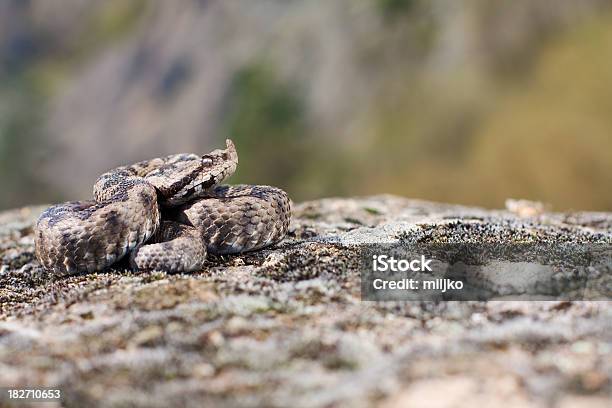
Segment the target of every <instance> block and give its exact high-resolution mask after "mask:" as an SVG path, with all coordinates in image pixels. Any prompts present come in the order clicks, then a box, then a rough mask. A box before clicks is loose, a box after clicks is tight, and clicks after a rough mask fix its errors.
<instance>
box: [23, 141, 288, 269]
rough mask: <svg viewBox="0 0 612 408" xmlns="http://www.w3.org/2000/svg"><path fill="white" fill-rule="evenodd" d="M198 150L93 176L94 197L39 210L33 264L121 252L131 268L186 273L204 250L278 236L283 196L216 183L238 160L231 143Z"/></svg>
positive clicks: (82, 265) (220, 250) (71, 263)
mask: <svg viewBox="0 0 612 408" xmlns="http://www.w3.org/2000/svg"><path fill="white" fill-rule="evenodd" d="M226 145H227V148H226V149H225V150H220V149H219V150H215V151H213V152H211V153H209V154H206V155H204V156H198V155H196V154H175V155H172V156H167V157H163V158H156V159H152V160H147V161H142V162H139V163H136V164H133V165H131V166H123V167H119V168H116V169H114V170H111V171H109V172H107V173H104V174H103V175H101V176H100V177H99V178H98V180H97V181H96V183H95V185H94V191H93V195H94V201H74V202H67V203H64V204H58V205H55V206H52V207H50V208H48V209H47V210H45V211H44V212H43V213H42V214H41V216H40V218H39V219H38V222H37V224H36V231H35V248H36V256H37V258H38V260H39V261H40V263H41V264H42V265H43V266H44V267H45V268H47V269H49V270H52V271H53V272H54V273H55V274H57V275H69V274H74V273H80V272H95V271H100V270H103V269H105V268H107V267H109V266H111V265H113V264H114V263H116V262H117V261H119V260H120V259H122V258H124V257H125V256H126V255H128V254H129V257H130V258H129V259H130V264H131V266H132V267H133V268H136V269H160V270H166V271H170V272H181V271H182V272H188V271H194V270H198V269H201V268H202V265H203V261H204V260H205V258H206V254H207V252H210V253H215V254H234V253H240V252H245V251H252V250H256V249H260V248H263V247H266V246H268V245H272V244H274V243H277V242H279V241H280V240H281V239H283V237H284V236H285V234H286V233H287V229H288V228H289V221H290V218H291V208H290V201H289V198H288V196H287V194H286V193H285V192H284V191H283V190H281V189H279V188H276V187H270V186H255V185H234V186H228V185H220V184H219V183H221V182H222V181H223V180H225V179H226V178H227V177H229V176H230V175H231V174H232V173H233V172H234V171H235V170H236V166H237V164H238V154H237V153H236V148H235V147H234V144H233V143H232V142H231V141H230V140H227V141H226Z"/></svg>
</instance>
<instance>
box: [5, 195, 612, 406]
mask: <svg viewBox="0 0 612 408" xmlns="http://www.w3.org/2000/svg"><path fill="white" fill-rule="evenodd" d="M41 210H42V208H40V207H32V208H24V209H20V210H14V211H9V212H5V213H0V260H1V262H2V263H1V265H0V384H10V385H12V386H24V387H32V386H37V385H38V386H50V387H58V388H60V389H62V391H63V394H64V398H65V401H64V405H65V406H68V407H70V406H101V407H111V406H143V407H145V406H146V407H167V406H185V407H200V406H210V405H213V406H215V405H230V406H244V407H250V406H310V407H327V406H351V407H354V406H357V407H360V406H374V405H381V406H385V407H401V406H410V405H411V404H412V405H414V404H417V405H430V406H449V405H452V406H457V407H462V406H466V407H468V406H474V405H477V404H482V405H485V406H541V407H548V406H551V405H552V406H555V405H558V406H590V405H592V406H600V405H601V406H606V405H607V406H609V405H610V403H611V401H612V399H611V398H610V395H611V393H612V381H611V376H612V358H611V354H612V323H611V322H612V308H611V307H610V302H609V301H573V302H570V301H519V300H515V299H520V296H519V295H528V293H526V292H527V291H526V289H527V288H533V287H534V285H533V283H534V282H540V283H541V284H542V285H543V286H541V287H543V289H544V290H550V288H553V287H554V288H556V290H557V293H558V294H561V295H567V296H571V295H572V294H573V292H572V290H574V289H573V286H572V284H571V283H572V282H574V281H577V280H584V279H587V278H594V279H599V280H600V281H598V283H599V284H601V283H602V282H603V283H606V282H608V283H609V282H610V275H611V273H610V270H609V269H606V268H605V265H599V264H595V265H591V264H589V267H588V268H585V269H584V271H583V272H581V273H582V274H575V273H574V274H572V273H570V272H569V269H567V268H566V269H564V268H562V267H554V268H553V267H549V266H546V265H545V260H546V259H545V258H546V257H547V256H549V255H550V254H549V252H547V251H548V250H550V248H553V250H554V248H555V246H562V248H566V249H567V252H568V254H570V255H571V256H569V258H571V259H570V261H572V262H576V263H577V264H581V262H583V258H582V257H583V256H585V253H584V252H583V251H581V250H580V248H604V249H605V248H606V246H607V247H608V248H609V246H610V243H611V242H612V241H611V239H612V214H608V213H574V214H558V213H548V212H543V213H533V214H531V213H530V215H529V216H527V217H525V216H524V214H525V213H524V212H521V214H520V215H523V216H522V217H521V216H519V214H516V213H512V212H508V211H489V210H484V209H480V208H468V207H462V206H452V205H445V204H436V203H428V202H423V201H415V200H408V199H404V198H399V197H393V196H378V197H366V198H359V199H325V200H319V201H312V202H307V203H302V204H299V205H296V208H295V212H294V219H293V220H292V225H291V228H290V232H289V236H288V237H287V239H286V240H285V241H283V242H282V243H280V244H279V245H277V246H276V247H273V248H269V249H266V250H263V251H259V252H253V253H248V254H242V255H239V256H232V257H227V256H224V257H214V256H213V257H211V258H210V259H209V260H208V261H207V264H206V267H205V269H204V270H202V271H201V272H198V273H192V274H175V275H171V274H167V273H165V272H159V271H153V272H133V271H130V270H127V269H126V268H125V267H123V266H121V265H119V266H117V267H116V268H114V269H111V270H109V271H107V272H104V273H98V274H92V275H79V276H72V277H65V278H61V279H59V278H54V277H53V276H51V275H50V274H49V273H47V272H46V271H44V270H43V269H42V268H41V267H40V266H39V265H38V263H37V262H36V260H35V259H34V256H33V240H32V233H33V228H32V227H33V223H34V221H35V219H36V217H37V215H38V214H39V212H40V211H41ZM517 242H521V243H522V242H529V244H530V246H529V251H528V253H527V255H526V256H527V257H532V258H533V259H530V260H528V261H524V260H523V261H521V260H520V259H513V257H512V254H510V253H504V251H503V250H500V249H499V248H501V247H504V245H506V244H507V245H512V244H516V243H517ZM462 243H463V244H465V243H468V244H470V245H472V244H473V245H474V247H475V248H480V249H479V250H474V251H472V252H470V253H469V254H467V255H465V257H464V258H466V259H463V258H462V260H461V262H464V261H465V262H468V263H469V262H472V261H473V262H476V263H478V264H479V265H480V267H479V268H478V273H477V274H476V275H477V276H475V278H478V279H480V280H482V281H483V282H485V283H486V284H487V285H488V288H489V289H491V290H492V291H494V292H495V291H497V292H495V293H496V296H497V297H498V298H500V299H506V298H508V297H507V295H508V294H510V295H512V296H511V297H510V298H512V299H514V300H496V301H490V302H475V301H470V302H407V301H405V302H398V301H387V302H365V301H361V294H360V293H361V292H360V275H359V268H360V262H361V259H362V257H363V254H364V251H367V250H370V249H371V248H373V247H376V246H377V245H378V246H380V245H384V248H394V249H399V250H402V249H406V248H413V247H415V248H418V249H419V250H421V249H424V250H432V248H433V249H436V248H437V249H438V250H439V253H438V254H443V253H444V252H445V251H448V249H449V248H451V249H452V248H453V245H458V244H462ZM484 243H494V244H495V245H492V246H491V247H487V246H486V245H485V246H483V245H482V244H484ZM551 245H552V246H551ZM563 245H565V246H563ZM483 248H484V249H483ZM468 252H469V251H468ZM547 254H548V255H547ZM523 255H525V254H523ZM538 262H540V263H538ZM448 264H449V265H451V264H452V262H451V260H449V261H448ZM542 265H544V266H542ZM520 270H522V271H523V272H524V276H525V280H522V281H518V282H517V281H516V280H512V279H509V275H510V274H514V273H517V272H519V271H520ZM606 279H607V280H606ZM426 403H428V404H426Z"/></svg>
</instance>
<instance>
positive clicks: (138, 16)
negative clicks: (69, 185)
mask: <svg viewBox="0 0 612 408" xmlns="http://www.w3.org/2000/svg"><path fill="white" fill-rule="evenodd" d="M468 3H469V4H480V5H481V6H479V7H477V10H478V12H477V13H473V14H469V15H467V14H466V15H467V17H466V16H463V17H464V18H465V19H464V20H461V18H458V19H457V21H459V22H458V23H457V24H458V27H460V26H461V24H466V25H468V26H470V25H473V26H474V27H476V28H473V30H474V31H473V32H472V33H481V32H486V30H482V31H479V30H480V29H481V27H480V26H486V25H487V24H488V25H490V26H495V25H497V24H498V23H500V22H502V21H503V19H505V18H507V17H506V15H505V14H504V13H503V12H504V11H507V10H506V9H504V8H503V7H500V6H497V5H494V4H493V3H491V2H486V1H478V2H475V3H470V2H466V3H463V4H462V6H461V7H467V4H468ZM151 4H152V3H151V2H147V1H145V0H130V1H123V0H110V1H103V2H97V3H96V4H95V6H93V8H92V10H89V12H87V13H86V14H84V15H83V16H82V19H79V20H78V21H75V26H74V27H70V28H71V31H70V35H67V34H66V33H61V32H60V33H48V32H46V31H44V30H42V31H40V32H37V31H36V28H32V30H33V33H31V38H30V39H29V40H28V41H30V42H31V43H32V44H33V46H29V45H28V44H29V43H28V42H27V41H26V47H25V48H26V50H27V52H26V53H24V54H23V55H21V54H16V55H17V56H16V57H11V58H12V59H10V64H8V63H7V64H5V65H6V66H2V67H0V68H2V69H0V183H1V185H2V188H3V193H2V194H1V195H0V208H7V207H11V206H18V205H23V204H26V203H29V202H41V201H45V202H49V201H60V200H62V199H63V198H64V197H63V196H62V191H57V190H55V189H53V188H52V187H50V186H49V185H47V184H45V183H44V182H43V181H41V177H40V174H38V172H39V166H38V164H39V163H41V162H44V161H45V160H52V159H53V158H52V155H53V146H51V145H49V146H47V139H46V135H45V121H46V120H47V119H48V117H47V116H46V115H47V109H48V108H49V104H50V103H52V101H53V98H54V96H55V95H56V94H57V93H58V92H59V91H61V90H62V89H64V88H63V87H64V86H65V84H66V83H67V82H69V81H70V80H71V76H72V75H73V74H74V73H75V72H77V70H78V69H79V68H80V67H82V66H83V65H86V64H87V63H89V62H90V61H92V59H93V58H95V57H96V56H97V55H99V54H100V53H103V52H104V51H105V50H107V49H109V48H110V47H113V46H121V43H122V41H126V40H129V39H131V38H133V37H132V34H133V33H134V32H137V31H138V30H136V28H138V27H140V24H141V22H143V21H146V19H144V17H146V16H149V15H150V14H154V13H150V9H151ZM362 4H367V5H369V6H371V7H373V10H374V14H376V15H378V16H379V17H378V18H380V19H381V20H380V21H381V22H382V23H381V27H382V28H380V30H381V31H380V32H379V37H377V38H369V39H368V42H367V43H366V44H357V43H356V44H353V45H351V46H353V47H357V48H356V51H355V54H356V55H358V56H359V58H357V59H356V61H358V62H356V63H357V64H363V67H365V68H363V69H362V70H361V71H360V72H362V73H363V72H367V75H365V74H362V75H364V76H363V78H360V77H357V78H358V80H362V79H363V80H364V81H371V82H372V83H373V84H374V83H375V84H376V87H377V88H376V90H375V91H373V92H371V93H367V95H370V97H371V100H369V101H367V103H365V104H361V105H360V106H365V108H363V109H361V110H358V111H356V113H353V115H355V116H356V117H354V118H352V120H351V121H347V122H350V130H347V129H344V128H341V127H342V126H345V123H347V122H340V121H339V122H338V124H337V125H336V126H337V127H336V128H335V129H334V128H333V127H330V126H329V124H326V125H325V126H323V125H321V124H319V123H316V122H315V119H313V115H312V111H313V109H312V108H313V107H312V106H309V105H308V104H309V100H308V98H307V97H306V95H308V94H309V93H308V90H309V89H308V88H307V87H308V86H309V85H310V84H308V83H306V82H305V81H302V82H300V81H298V80H297V79H295V78H293V79H292V77H291V75H287V72H286V71H285V70H283V69H282V68H283V67H282V66H281V65H280V64H282V63H283V61H282V60H281V61H280V62H279V61H278V60H273V59H267V58H266V57H264V56H267V55H268V53H266V52H265V51H266V50H262V52H261V54H260V55H258V58H256V59H255V60H249V61H250V62H247V63H245V65H244V66H242V67H241V68H240V69H238V70H237V72H234V73H233V75H232V80H231V81H230V84H229V86H228V87H227V89H225V88H224V90H225V91H226V93H225V95H226V97H225V100H224V103H223V106H222V107H221V108H222V109H221V110H220V114H219V126H220V132H219V136H218V137H219V139H222V138H226V137H228V138H232V139H233V140H234V141H235V143H236V144H237V147H238V150H239V152H240V165H239V167H238V171H237V173H236V176H235V177H234V178H233V180H232V182H243V183H258V184H272V185H278V186H280V187H283V188H285V189H287V191H289V192H290V194H291V196H292V198H293V199H294V200H296V201H302V200H305V199H310V198H318V197H323V196H332V195H333V196H343V195H360V194H374V193H395V194H400V195H404V196H410V197H414V198H423V199H430V200H438V201H445V202H457V203H465V204H475V205H483V206H488V207H501V206H503V203H504V201H505V199H506V198H508V197H515V198H527V199H533V200H542V201H545V202H547V203H551V204H552V205H553V208H554V209H559V210H562V209H572V208H573V209H593V210H612V191H611V190H610V188H609V186H610V185H611V182H612V116H611V115H610V114H609V112H610V111H611V110H612V69H611V68H612V15H611V14H609V12H606V13H593V15H592V16H591V17H589V18H585V19H583V20H581V22H580V23H577V24H570V25H567V26H565V27H563V28H562V29H557V28H555V29H551V28H550V27H549V26H546V25H544V24H542V25H541V26H542V27H543V28H542V29H541V30H540V31H541V32H539V31H538V30H536V34H535V35H534V36H533V37H529V38H528V39H527V40H523V41H522V42H521V41H516V42H513V41H514V37H512V35H517V34H516V33H510V34H508V36H509V38H510V40H508V38H505V37H504V33H502V35H501V37H503V38H502V39H501V40H499V39H496V40H494V39H491V40H490V41H488V40H489V39H484V40H483V41H480V42H478V41H475V42H473V43H470V42H469V39H459V40H461V41H466V44H467V46H465V48H461V47H458V48H455V49H453V48H452V46H453V44H454V43H453V41H455V40H456V39H455V38H453V37H452V36H448V33H447V37H441V33H442V32H443V28H444V27H441V26H440V25H439V24H440V21H443V22H447V21H448V22H450V23H452V22H455V20H452V19H448V20H444V19H441V20H440V19H436V18H434V17H435V12H438V13H439V12H441V10H433V11H432V9H430V8H428V2H424V1H421V0H371V1H369V2H364V3H362ZM523 4H528V2H523ZM203 7H204V6H203ZM525 10H531V9H529V8H528V7H527V8H525ZM542 10H543V9H540V11H539V12H540V13H543V12H542ZM434 11H435V12H434ZM518 14H520V13H518ZM459 15H461V13H459ZM545 17H546V14H542V15H540V16H539V17H534V18H535V19H536V20H537V19H538V18H540V19H542V21H544V20H545ZM236 21H238V22H239V21H240V20H236ZM364 21H367V20H364ZM510 21H514V20H510ZM30 23H31V22H29V21H27V20H25V21H23V24H24V25H25V24H30ZM511 26H512V24H509V25H508V27H511ZM538 27H539V26H538ZM287 29H289V28H287ZM518 30H519V31H520V29H518ZM459 32H460V30H459ZM468 32H470V31H468ZM452 33H453V31H451V34H452ZM521 33H522V32H521ZM505 34H507V33H505ZM521 35H522V34H521ZM496 41H498V42H496ZM504 41H507V42H504ZM194 44H195V43H194ZM449 44H450V45H449ZM499 44H502V45H501V46H500V45H499ZM504 44H510V45H507V46H506V45H504ZM517 44H519V45H521V46H519V45H517ZM28 46H29V47H30V48H28ZM146 46H147V47H153V46H155V41H151V42H147V44H146ZM436 47H437V48H436ZM445 47H447V48H445ZM478 47H482V48H483V49H484V50H485V51H483V50H482V49H478ZM7 48H10V47H7ZM489 48H490V50H489ZM448 49H450V50H451V51H448ZM457 49H458V50H460V51H461V52H463V53H464V54H465V55H462V56H460V57H459V58H457V56H456V55H450V56H449V55H447V54H444V52H450V53H451V54H452V52H456V50H457ZM3 51H4V50H1V49H0V57H2V56H3V54H2V52H3ZM294 52H295V53H296V55H298V58H301V57H303V56H302V55H299V52H301V51H299V50H298V51H294ZM436 52H438V53H439V54H438V57H439V59H438V60H436V59H435V58H434V59H431V60H430V59H428V58H430V57H431V55H436ZM479 53H480V54H479ZM281 55H282V54H281ZM293 56H294V57H295V55H293ZM181 57H182V58H184V60H185V61H187V62H188V63H190V64H191V63H193V64H195V62H194V61H195V60H197V59H193V60H192V59H190V58H189V57H190V55H189V53H187V55H182V56H181ZM216 57H217V56H215V55H213V56H211V58H216ZM304 58H306V57H304ZM432 61H433V62H432ZM446 61H455V62H456V61H459V62H458V63H456V65H453V66H450V67H447V66H445V63H446ZM3 62H4V60H3ZM227 66H228V67H230V66H231V64H228V65H227ZM234 68H235V67H234ZM189 69H193V70H194V72H195V71H197V70H198V69H199V66H198V65H193V66H192V67H191V66H190V68H189ZM336 69H337V68H336ZM159 71H160V72H162V71H163V70H162V69H159ZM232 72H233V71H232ZM337 72H340V74H342V69H339V70H338V71H337ZM149 74H150V72H149ZM154 74H155V72H154ZM154 74H152V75H150V77H154V76H155V75H154ZM368 75H369V77H368ZM297 77H300V76H299V75H297ZM303 77H307V78H308V75H304V76H303ZM109 80H112V78H111V79H109ZM145 82H146V81H145ZM153 82H154V81H150V82H147V83H153ZM143 83H144V82H143ZM143 93H147V92H146V91H145V92H143ZM93 97H95V96H93ZM177 97H180V95H178V96H177ZM194 100H196V99H194ZM174 101H175V99H172V103H174ZM359 102H362V101H359ZM168 103H170V102H168ZM344 103H346V105H347V106H349V107H350V106H351V105H352V101H350V100H347V101H345V102H344ZM126 120H127V119H126ZM347 126H348V125H347ZM349 132H350V134H349ZM339 135H341V136H339ZM144 139H146V138H143V140H144ZM206 143H210V141H209V140H207V141H206ZM168 153H171V152H168Z"/></svg>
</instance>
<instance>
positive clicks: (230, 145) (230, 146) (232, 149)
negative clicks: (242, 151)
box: [225, 139, 238, 162]
mask: <svg viewBox="0 0 612 408" xmlns="http://www.w3.org/2000/svg"><path fill="white" fill-rule="evenodd" d="M225 147H226V150H225V151H226V154H227V158H228V159H229V160H232V161H236V162H238V152H236V146H235V145H234V142H232V141H231V140H230V139H225Z"/></svg>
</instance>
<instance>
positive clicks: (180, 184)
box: [145, 139, 238, 206]
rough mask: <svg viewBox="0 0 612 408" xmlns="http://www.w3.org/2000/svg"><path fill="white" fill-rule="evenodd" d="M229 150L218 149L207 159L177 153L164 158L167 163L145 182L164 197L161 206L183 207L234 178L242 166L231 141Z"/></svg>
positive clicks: (148, 175) (227, 142)
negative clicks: (230, 177)
mask: <svg viewBox="0 0 612 408" xmlns="http://www.w3.org/2000/svg"><path fill="white" fill-rule="evenodd" d="M225 143H226V146H227V147H226V148H225V149H217V150H213V151H212V152H210V153H208V154H205V155H203V156H198V155H196V154H175V155H172V156H168V157H166V158H164V159H162V160H163V161H164V164H163V165H162V166H160V167H158V168H156V169H155V170H153V171H152V172H150V173H149V174H147V175H146V177H145V179H146V180H147V181H148V182H150V183H151V184H153V185H154V186H155V188H156V189H157V191H158V192H159V195H160V203H161V204H163V205H168V206H175V205H180V204H183V203H185V202H187V201H189V200H192V199H193V198H196V197H200V196H203V195H206V193H207V192H208V191H209V190H210V189H212V188H213V187H215V186H216V185H217V184H219V183H221V182H222V181H223V180H225V179H226V178H228V177H229V176H231V175H232V174H233V173H234V171H236V166H237V165H238V153H237V152H236V147H235V146H234V143H232V141H231V140H229V139H228V140H226V141H225Z"/></svg>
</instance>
